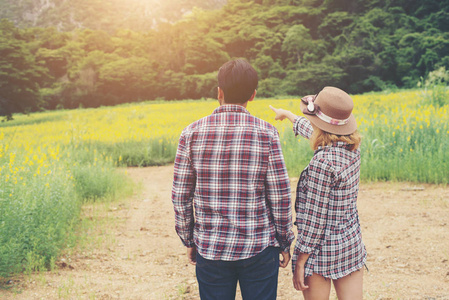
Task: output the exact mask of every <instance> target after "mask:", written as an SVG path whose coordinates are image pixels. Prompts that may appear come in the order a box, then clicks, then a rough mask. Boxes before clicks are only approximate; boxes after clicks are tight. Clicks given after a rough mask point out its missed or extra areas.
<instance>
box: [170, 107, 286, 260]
mask: <svg viewBox="0 0 449 300" xmlns="http://www.w3.org/2000/svg"><path fill="white" fill-rule="evenodd" d="M290 193H291V190H290V182H289V178H288V174H287V170H286V168H285V163H284V158H283V155H282V150H281V146H280V141H279V134H278V131H277V130H276V128H275V127H274V126H272V125H271V124H269V123H267V122H265V121H263V120H261V119H258V118H256V117H254V116H251V114H250V113H249V112H248V111H247V110H246V109H245V108H244V107H242V106H239V105H222V106H220V107H218V108H217V109H215V111H214V112H213V114H212V115H210V116H207V117H205V118H202V119H200V120H198V121H196V122H194V123H192V124H190V125H189V126H188V127H186V128H185V129H184V130H183V132H182V134H181V136H180V138H179V144H178V150H177V154H176V159H175V166H174V180H173V189H172V201H173V205H174V210H175V218H176V232H177V233H178V235H179V237H180V238H181V240H182V242H183V244H184V245H185V246H187V247H192V246H194V245H195V246H196V247H197V251H198V253H199V254H200V255H201V256H203V257H204V258H206V259H210V260H225V261H235V260H240V259H245V258H249V257H252V256H254V255H256V254H258V253H260V252H262V251H263V250H264V249H265V248H267V247H268V246H275V247H281V248H282V249H284V250H287V249H289V247H290V244H291V242H292V241H293V239H294V234H293V231H292V227H293V224H292V212H291V195H290Z"/></svg>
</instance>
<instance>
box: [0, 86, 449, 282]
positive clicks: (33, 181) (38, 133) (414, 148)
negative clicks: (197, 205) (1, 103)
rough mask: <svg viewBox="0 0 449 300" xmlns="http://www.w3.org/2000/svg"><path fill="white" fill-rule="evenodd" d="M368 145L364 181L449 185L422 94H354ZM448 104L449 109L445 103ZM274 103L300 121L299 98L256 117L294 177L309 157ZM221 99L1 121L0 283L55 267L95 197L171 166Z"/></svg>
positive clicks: (448, 139)
mask: <svg viewBox="0 0 449 300" xmlns="http://www.w3.org/2000/svg"><path fill="white" fill-rule="evenodd" d="M353 99H354V103H355V108H354V114H355V116H356V119H357V121H358V130H359V131H360V132H361V134H362V137H363V142H362V147H361V151H362V167H361V168H362V169H361V174H362V175H361V176H362V180H398V181H399V180H400V181H413V182H428V183H442V184H447V183H449V151H447V150H448V149H449V125H448V124H449V113H448V104H445V105H438V106H434V105H432V102H431V101H429V100H428V99H429V95H428V94H426V93H425V92H424V91H423V90H410V91H400V92H393V93H372V94H365V95H355V96H353ZM446 103H447V102H446ZM269 105H273V106H275V107H280V108H285V109H289V110H291V111H293V112H295V113H297V114H300V111H299V99H263V100H255V101H253V102H251V103H249V105H248V110H249V111H250V113H251V114H253V115H255V116H257V117H259V118H261V119H264V120H266V121H268V122H271V123H272V124H274V125H275V126H276V127H277V128H278V130H279V133H280V135H281V142H282V146H283V152H284V157H285V160H286V164H287V168H288V169H289V173H290V175H291V176H292V177H296V176H298V174H299V173H300V171H301V170H302V168H304V166H306V165H307V163H308V161H309V160H310V158H311V156H312V151H311V149H310V147H309V144H308V141H306V140H304V139H301V138H299V139H298V138H296V137H295V136H294V135H293V133H292V129H291V123H290V122H288V121H283V122H279V121H275V120H274V113H273V112H272V111H271V110H270V109H269V107H268V106H269ZM217 106H218V102H217V101H215V100H203V101H179V102H142V103H137V104H128V105H122V106H116V107H102V108H97V109H78V110H67V111H53V112H41V113H33V114H31V115H16V116H14V118H15V120H13V121H10V122H3V123H1V124H0V257H1V258H2V259H1V260H0V279H1V278H7V277H8V276H9V275H11V274H12V273H16V272H23V271H24V270H33V269H39V268H51V267H52V265H53V264H54V261H55V258H56V257H57V255H58V252H59V251H60V249H61V248H62V247H64V246H65V245H66V244H67V232H70V231H71V230H73V226H76V222H75V220H76V219H77V216H78V214H79V209H80V207H81V205H82V203H83V201H86V200H88V199H99V198H103V197H111V196H112V197H113V196H114V195H115V193H116V192H117V191H118V190H120V189H121V188H122V186H123V182H124V180H123V177H122V176H123V175H121V173H120V174H119V173H117V172H115V170H116V168H117V167H118V166H147V165H158V164H165V163H169V162H172V161H173V159H174V156H175V154H176V147H177V141H178V137H179V135H180V133H181V131H182V129H183V128H184V127H185V126H187V125H188V124H189V123H191V122H193V121H195V120H197V119H199V118H201V117H204V116H207V115H209V114H210V113H211V112H212V111H213V110H214V109H215V108H216V107H217Z"/></svg>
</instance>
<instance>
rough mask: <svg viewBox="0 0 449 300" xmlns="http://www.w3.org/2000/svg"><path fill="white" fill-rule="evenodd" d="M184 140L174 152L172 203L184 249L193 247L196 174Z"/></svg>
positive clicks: (182, 137)
mask: <svg viewBox="0 0 449 300" xmlns="http://www.w3.org/2000/svg"><path fill="white" fill-rule="evenodd" d="M187 149H188V147H187V142H186V138H185V136H184V132H183V134H181V137H180V138H179V143H178V149H177V152H176V158H175V166H174V176H173V187H172V202H173V207H174V210H175V223H176V224H175V227H176V233H177V234H178V236H179V237H180V238H181V241H182V243H183V244H184V246H186V247H189V248H190V247H193V246H195V243H194V240H193V227H194V216H193V195H194V192H195V184H196V173H195V170H194V169H193V166H192V164H191V162H190V158H189V152H188V150H187Z"/></svg>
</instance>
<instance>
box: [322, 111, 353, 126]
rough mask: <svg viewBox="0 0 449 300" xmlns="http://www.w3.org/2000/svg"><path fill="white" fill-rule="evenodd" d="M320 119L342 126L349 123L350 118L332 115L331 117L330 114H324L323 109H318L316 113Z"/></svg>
mask: <svg viewBox="0 0 449 300" xmlns="http://www.w3.org/2000/svg"><path fill="white" fill-rule="evenodd" d="M315 115H316V116H317V117H318V118H319V119H321V120H322V121H324V122H326V123H328V124H331V125H337V126H341V125H346V124H348V123H349V119H350V118H347V119H344V120H339V119H334V118H332V117H329V116H328V115H326V114H324V113H323V112H322V111H317V112H316V114H315Z"/></svg>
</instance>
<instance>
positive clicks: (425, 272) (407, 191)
mask: <svg viewBox="0 0 449 300" xmlns="http://www.w3.org/2000/svg"><path fill="white" fill-rule="evenodd" d="M127 172H128V174H129V176H130V177H131V178H132V179H133V180H134V181H136V182H138V183H139V182H140V183H141V185H142V191H141V192H139V193H136V194H135V195H134V196H133V197H130V198H129V199H126V200H123V201H119V202H116V203H112V204H109V205H108V206H107V207H106V209H98V210H96V209H95V207H90V208H89V207H88V208H86V210H87V214H89V210H92V211H93V216H94V217H95V218H99V219H104V220H105V221H104V223H103V225H100V227H101V228H103V229H102V230H100V231H99V232H94V233H92V235H95V236H96V237H97V241H98V242H95V243H93V246H92V247H91V248H90V249H83V250H82V251H81V250H80V251H77V252H76V253H71V254H67V255H66V257H65V258H64V259H62V260H61V261H60V262H58V265H59V266H60V268H59V269H57V270H56V271H53V272H48V273H44V274H38V275H34V276H32V277H31V278H28V279H20V278H18V279H16V280H15V281H14V282H15V288H13V289H12V291H4V290H0V299H155V300H159V299H199V296H198V287H197V284H196V280H195V271H194V267H193V266H191V265H188V264H187V260H186V257H185V248H184V247H183V246H182V244H181V242H180V240H179V239H178V237H177V235H176V233H175V231H174V217H173V208H172V205H171V201H170V192H171V191H170V189H171V183H172V176H173V167H172V166H166V167H154V168H141V169H134V168H132V169H128V170H127ZM295 182H296V180H295V179H292V186H295ZM359 212H360V219H361V224H362V231H363V237H364V241H365V244H366V246H367V249H368V252H369V258H368V268H369V272H365V297H364V298H365V299H429V300H430V299H448V300H449V188H448V187H446V188H444V187H438V186H430V185H420V186H418V187H415V186H413V185H410V184H406V183H376V184H362V185H361V188H360V196H359ZM90 218H92V216H91V217H90ZM104 224H107V225H104ZM93 238H94V237H93ZM278 296H279V297H278V299H281V300H290V299H302V296H301V294H300V293H298V292H296V291H295V290H294V289H293V287H292V284H291V271H290V266H289V267H288V268H287V269H281V271H280V278H279V290H278ZM332 297H334V295H333V296H332ZM237 299H241V298H237Z"/></svg>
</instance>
